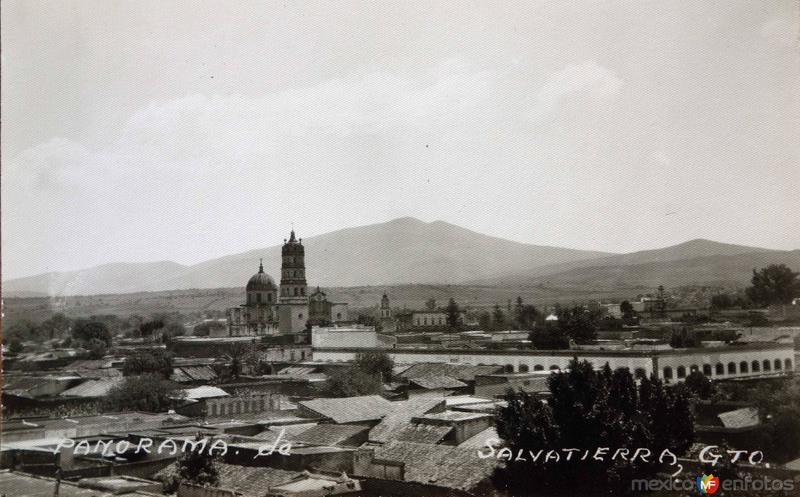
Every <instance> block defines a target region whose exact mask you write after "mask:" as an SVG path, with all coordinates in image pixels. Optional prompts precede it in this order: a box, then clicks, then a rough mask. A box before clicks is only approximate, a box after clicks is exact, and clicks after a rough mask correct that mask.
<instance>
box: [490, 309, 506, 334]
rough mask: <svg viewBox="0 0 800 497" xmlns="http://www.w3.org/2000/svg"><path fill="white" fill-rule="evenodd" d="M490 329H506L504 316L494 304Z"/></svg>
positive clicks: (501, 310)
mask: <svg viewBox="0 0 800 497" xmlns="http://www.w3.org/2000/svg"><path fill="white" fill-rule="evenodd" d="M492 328H494V329H495V330H504V329H506V314H505V313H504V312H503V309H502V308H501V307H500V305H499V304H495V306H494V310H493V311H492Z"/></svg>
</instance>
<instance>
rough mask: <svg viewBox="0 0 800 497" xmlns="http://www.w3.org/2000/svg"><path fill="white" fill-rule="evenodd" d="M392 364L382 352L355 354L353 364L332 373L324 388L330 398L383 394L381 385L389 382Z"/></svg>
mask: <svg viewBox="0 0 800 497" xmlns="http://www.w3.org/2000/svg"><path fill="white" fill-rule="evenodd" d="M393 368H394V362H393V361H392V359H391V358H390V357H389V356H388V354H385V353H383V352H366V353H359V354H356V358H355V360H354V361H353V364H351V365H350V366H348V367H346V368H341V369H338V370H336V371H334V372H333V374H331V375H330V377H329V378H328V381H327V383H326V386H325V394H326V395H329V396H331V397H355V396H358V395H375V394H379V393H381V392H383V383H384V382H386V381H390V379H391V377H392V369H393Z"/></svg>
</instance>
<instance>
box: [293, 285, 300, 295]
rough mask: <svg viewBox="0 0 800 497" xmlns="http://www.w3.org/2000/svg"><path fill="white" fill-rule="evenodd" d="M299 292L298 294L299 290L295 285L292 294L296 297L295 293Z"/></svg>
mask: <svg viewBox="0 0 800 497" xmlns="http://www.w3.org/2000/svg"><path fill="white" fill-rule="evenodd" d="M299 294H300V291H299V290H298V289H297V287H295V288H294V296H295V297H297V295H299Z"/></svg>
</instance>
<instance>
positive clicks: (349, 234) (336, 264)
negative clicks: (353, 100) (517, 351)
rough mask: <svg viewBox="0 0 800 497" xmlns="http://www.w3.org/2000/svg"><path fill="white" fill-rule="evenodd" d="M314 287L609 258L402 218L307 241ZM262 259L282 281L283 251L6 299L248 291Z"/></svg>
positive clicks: (87, 280)
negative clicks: (193, 290) (223, 289)
mask: <svg viewBox="0 0 800 497" xmlns="http://www.w3.org/2000/svg"><path fill="white" fill-rule="evenodd" d="M303 244H304V245H305V247H306V266H307V268H308V281H309V284H310V285H321V286H326V287H331V286H336V287H350V286H363V285H396V284H425V283H431V284H433V283H436V284H457V283H461V282H464V281H468V280H477V279H485V278H491V277H494V276H497V275H499V274H509V273H511V272H514V271H527V270H532V269H534V268H537V267H541V266H549V265H554V264H563V263H569V262H575V261H580V260H585V259H594V258H598V257H607V256H609V255H611V254H608V253H605V252H592V251H583V250H573V249H566V248H559V247H549V246H539V245H529V244H525V243H519V242H513V241H509V240H504V239H502V238H496V237H492V236H488V235H483V234H480V233H476V232H474V231H470V230H467V229H465V228H461V227H459V226H455V225H452V224H449V223H445V222H442V221H434V222H430V223H426V222H423V221H420V220H418V219H414V218H400V219H395V220H393V221H389V222H386V223H381V224H374V225H369V226H360V227H356V228H347V229H342V230H339V231H334V232H331V233H326V234H324V235H319V236H315V237H311V238H307V239H304V240H303ZM262 257H263V259H264V266H265V270H266V271H267V272H268V273H270V274H271V275H273V276H274V277H275V279H276V281H277V280H279V279H280V245H275V246H272V247H266V248H262V249H257V250H251V251H248V252H244V253H240V254H234V255H230V256H226V257H221V258H217V259H213V260H209V261H206V262H202V263H200V264H195V265H192V266H183V265H180V264H177V263H174V262H157V263H139V264H126V263H118V264H106V265H103V266H98V267H95V268H90V269H85V270H81V271H70V272H64V273H47V274H42V275H37V276H32V277H28V278H20V279H15V280H9V281H5V282H3V292H4V293H5V294H11V295H13V294H16V293H17V292H27V293H29V294H33V293H43V294H47V295H91V294H99V293H125V292H139V291H161V290H173V289H187V288H220V287H242V286H244V284H245V283H246V281H247V279H248V278H249V277H250V276H252V274H253V273H254V272H255V271H256V269H257V267H258V259H259V258H262Z"/></svg>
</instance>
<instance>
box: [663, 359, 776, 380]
mask: <svg viewBox="0 0 800 497" xmlns="http://www.w3.org/2000/svg"><path fill="white" fill-rule="evenodd" d="M737 366H738V368H737ZM783 369H785V370H786V371H791V370H792V360H791V359H785V360H784V361H783V362H781V360H780V359H775V360H774V361H770V360H769V359H764V360H763V361H760V362H759V361H758V360H753V361H752V362H747V361H741V362H740V363H739V364H738V365H737V364H736V363H735V362H733V361H731V362H729V363H728V364H727V367H726V365H725V364H723V363H721V362H718V363H717V364H716V365H715V366H714V367H713V368H712V367H711V364H703V368H702V371H703V374H704V375H706V376H722V375H724V374H726V372H727V374H729V375H730V374H747V373H760V372H762V371H764V372H771V371H773V370H775V371H781V370H783ZM695 371H700V367H699V366H697V365H696V364H693V365H691V366H689V374H691V373H693V372H695ZM675 373H677V377H678V378H686V374H687V370H686V366H678V367H677V368H676V371H675V372H673V370H672V367H670V366H666V367H665V368H664V378H665V379H667V380H671V379H672V378H674V374H675Z"/></svg>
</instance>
